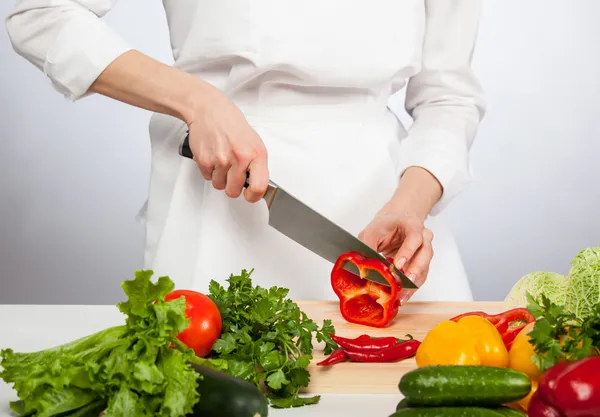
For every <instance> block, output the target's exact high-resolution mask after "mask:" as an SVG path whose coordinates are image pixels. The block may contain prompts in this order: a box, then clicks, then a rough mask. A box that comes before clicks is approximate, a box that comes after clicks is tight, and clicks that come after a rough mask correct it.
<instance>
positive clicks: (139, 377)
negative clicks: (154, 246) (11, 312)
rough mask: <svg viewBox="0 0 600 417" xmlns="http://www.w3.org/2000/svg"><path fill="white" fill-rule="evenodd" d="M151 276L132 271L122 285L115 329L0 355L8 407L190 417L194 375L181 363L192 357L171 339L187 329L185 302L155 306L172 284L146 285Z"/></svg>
mask: <svg viewBox="0 0 600 417" xmlns="http://www.w3.org/2000/svg"><path fill="white" fill-rule="evenodd" d="M151 276H152V271H137V272H136V274H135V279H133V280H130V281H125V282H124V283H123V285H122V287H123V289H124V291H125V294H127V296H128V300H127V301H125V302H122V303H119V304H118V308H119V310H120V311H121V312H122V313H124V314H125V315H126V316H127V319H126V323H125V324H124V325H122V326H116V327H111V328H108V329H105V330H102V331H100V332H97V333H95V334H91V335H89V336H86V337H83V338H80V339H77V340H74V341H72V342H69V343H66V344H64V345H61V346H57V347H54V348H51V349H47V350H42V351H39V352H32V353H21V352H14V351H13V350H12V349H4V350H2V351H0V366H1V367H2V368H3V370H2V371H1V372H0V378H2V379H3V380H4V381H5V382H6V383H13V384H14V389H15V390H16V391H17V394H18V396H19V399H20V400H19V401H14V402H12V403H11V404H10V407H11V409H12V410H13V411H14V412H15V413H17V414H18V415H20V416H27V417H29V416H31V417H53V416H57V417H58V416H60V417H86V416H93V415H96V416H97V415H98V413H99V412H101V411H103V410H106V417H121V416H122V417H125V416H127V417H129V416H135V417H146V416H147V417H151V416H152V417H154V416H164V417H183V416H185V415H188V414H190V413H191V412H192V410H193V407H194V405H195V404H196V403H197V402H198V401H199V394H198V392H197V391H196V389H197V387H198V383H199V381H200V380H201V379H202V377H201V376H200V375H199V374H197V373H196V372H195V371H194V370H193V368H192V367H191V366H190V365H189V364H188V362H189V361H192V360H194V359H195V355H194V353H193V351H191V350H190V349H187V348H186V347H185V346H182V344H181V343H179V341H178V340H177V339H176V338H175V335H176V334H178V333H179V332H180V331H182V330H184V329H185V328H186V327H187V325H188V320H187V319H186V317H185V306H186V304H185V299H184V298H179V299H177V300H173V301H169V302H165V301H163V299H164V296H165V295H166V294H167V293H169V292H170V291H172V290H173V288H174V284H173V282H172V281H171V280H170V279H169V278H168V277H161V278H160V279H159V280H158V282H157V283H153V282H151V280H150V278H151ZM172 344H173V345H175V346H177V349H172V348H171V347H170V346H171V345H172Z"/></svg>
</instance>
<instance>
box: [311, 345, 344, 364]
mask: <svg viewBox="0 0 600 417" xmlns="http://www.w3.org/2000/svg"><path fill="white" fill-rule="evenodd" d="M347 358H348V357H347V356H346V351H345V350H344V349H337V350H336V351H335V352H333V353H332V354H331V355H329V356H328V357H327V358H325V359H324V360H322V361H321V362H319V363H317V366H329V365H334V364H336V363H340V362H343V361H345V360H346V359H347Z"/></svg>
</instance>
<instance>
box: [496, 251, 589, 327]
mask: <svg viewBox="0 0 600 417" xmlns="http://www.w3.org/2000/svg"><path fill="white" fill-rule="evenodd" d="M527 294H530V295H531V296H532V297H533V298H534V299H536V300H538V301H539V299H540V298H539V297H540V295H541V294H544V295H546V296H547V297H548V298H549V299H550V301H552V302H553V303H555V304H558V305H559V306H562V307H563V308H564V309H565V311H566V312H569V313H574V314H575V316H577V318H579V319H586V318H587V317H589V315H590V314H591V313H592V308H593V306H594V305H597V304H598V303H600V246H597V247H590V248H585V249H583V250H581V251H580V252H579V253H578V254H577V255H576V256H575V257H574V258H573V260H572V261H571V270H570V271H569V275H568V276H564V275H561V274H558V273H555V272H542V271H535V272H531V273H529V274H527V275H525V276H523V277H522V278H521V279H520V280H519V281H517V282H516V284H515V285H514V286H513V287H512V289H511V290H510V292H509V293H508V295H507V296H506V298H505V299H504V303H505V304H506V306H507V307H508V308H515V307H527V305H528V301H527Z"/></svg>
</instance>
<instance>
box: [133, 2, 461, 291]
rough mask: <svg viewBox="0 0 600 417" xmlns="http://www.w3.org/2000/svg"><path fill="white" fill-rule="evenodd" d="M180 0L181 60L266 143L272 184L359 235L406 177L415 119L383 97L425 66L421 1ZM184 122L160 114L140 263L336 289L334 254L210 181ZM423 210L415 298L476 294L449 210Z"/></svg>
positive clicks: (195, 282) (175, 9)
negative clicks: (422, 275)
mask: <svg viewBox="0 0 600 417" xmlns="http://www.w3.org/2000/svg"><path fill="white" fill-rule="evenodd" d="M177 1H178V2H179V3H176V2H175V0H172V1H169V0H165V7H166V9H167V12H168V13H167V16H171V18H172V19H175V18H177V19H180V20H181V19H184V17H183V16H182V15H181V14H182V13H184V11H185V10H187V12H188V14H189V15H190V16H189V17H188V21H187V25H188V30H187V31H185V33H186V36H185V41H184V40H183V37H182V36H179V37H178V36H177V33H172V39H171V41H172V43H173V45H174V54H175V65H176V66H179V67H180V68H183V69H184V70H186V71H188V72H190V73H193V74H196V75H197V76H199V77H202V78H203V79H205V80H207V81H209V82H211V83H212V84H214V85H216V86H217V87H218V88H220V89H221V90H222V91H224V92H225V93H226V94H227V95H228V96H229V97H230V98H231V100H233V102H234V103H236V104H237V105H238V106H239V107H240V108H241V110H242V111H243V113H244V114H245V116H246V118H247V120H248V121H249V123H250V124H251V125H252V126H253V128H254V129H255V130H256V131H257V132H258V134H259V135H260V136H261V137H262V139H263V141H264V143H265V145H266V147H267V152H268V158H269V160H268V161H269V170H270V176H271V179H272V180H273V181H274V182H275V183H277V184H278V185H280V186H281V187H283V188H284V189H285V190H287V191H288V192H290V193H292V194H293V195H295V196H297V197H298V198H299V199H301V200H302V201H303V202H305V203H306V204H308V205H309V206H311V207H313V208H314V209H315V210H317V211H319V212H320V213H322V214H323V215H325V216H326V217H328V218H330V219H331V220H333V221H334V222H336V223H337V224H339V225H340V226H342V227H343V228H345V229H346V230H348V231H349V232H351V233H353V234H354V235H357V234H358V233H359V232H360V231H361V230H362V229H363V228H364V227H365V226H366V225H367V224H368V223H369V221H370V220H371V219H372V218H373V216H374V215H375V213H376V212H377V211H378V210H379V209H380V208H381V207H382V206H383V205H384V204H385V203H386V202H387V201H388V200H389V198H390V197H391V196H392V194H393V192H394V190H395V188H396V186H397V183H398V176H399V168H398V162H397V161H398V155H399V152H400V148H399V147H400V142H401V140H402V138H403V137H404V136H405V134H406V131H405V129H404V127H403V126H402V125H401V124H400V122H399V121H398V119H397V118H396V117H395V116H394V115H393V114H392V113H391V112H390V111H389V110H388V108H387V107H386V104H387V101H388V99H389V96H390V92H391V91H392V85H393V84H396V86H397V84H398V83H402V82H404V79H405V78H406V77H407V76H409V75H410V74H412V73H413V72H414V69H415V68H416V67H417V66H418V65H417V64H418V62H419V59H420V51H421V42H422V36H423V30H424V25H423V23H424V22H423V18H424V11H423V1H416V0H405V1H403V2H398V1H397V0H381V1H377V2H371V1H366V0H365V1H359V2H357V4H356V5H353V6H352V7H343V5H344V4H345V3H342V2H340V1H333V2H321V1H317V0H309V1H304V2H302V3H301V4H302V6H298V10H296V11H295V13H294V14H293V16H290V11H291V7H290V5H289V2H287V1H281V0H279V1H277V0H269V1H258V2H257V1H255V0H220V1H219V2H208V1H200V2H197V3H196V5H195V6H193V7H192V6H191V5H190V4H187V6H185V7H184V5H183V4H186V2H182V1H181V0H177ZM194 1H196V0H194ZM182 3H183V4H182ZM299 4H300V3H299ZM400 4H401V5H400ZM340 8H342V9H343V14H342V13H341V12H340V11H339V10H340ZM315 11H318V13H316V12H315ZM369 19H371V21H372V22H371V23H369V24H367V25H365V22H366V21H369ZM308 21H310V24H308V25H307V24H306V22H308ZM375 21H376V22H377V23H376V24H373V22H375ZM331 22H335V24H330V23H331ZM177 25H178V26H179V27H180V28H181V26H182V25H183V26H185V25H186V23H182V22H181V21H178V22H177ZM178 33H181V30H179V32H178ZM178 44H180V45H179V46H178ZM185 131H186V126H185V125H184V124H183V123H182V122H180V121H179V120H175V119H173V118H171V117H168V116H164V115H160V114H155V115H154V116H153V117H152V120H151V123H150V136H151V141H152V168H151V178H150V193H149V198H148V201H147V205H146V207H145V209H144V210H143V213H142V214H143V219H144V220H145V222H146V231H147V235H146V249H145V265H144V267H145V268H150V269H153V270H154V271H155V273H156V274H159V275H169V276H170V277H171V278H172V279H174V280H175V282H176V285H177V287H178V288H190V289H195V290H198V291H201V292H206V291H207V290H208V284H209V282H210V280H213V279H214V280H216V281H218V282H221V283H225V280H226V279H227V278H228V277H229V276H230V274H239V273H240V271H241V270H242V269H247V270H250V269H254V272H253V273H252V278H253V281H254V283H255V284H259V285H261V286H264V287H269V286H272V285H277V286H283V287H286V288H289V289H290V294H289V295H290V296H291V297H292V298H293V299H297V300H300V299H302V300H324V299H330V300H335V299H336V297H335V294H334V293H333V291H332V289H331V285H330V272H331V269H332V266H333V265H332V264H331V263H329V262H327V261H325V260H323V259H321V258H320V257H319V256H318V255H316V254H313V253H311V252H309V251H308V250H306V249H304V248H303V247H301V246H300V245H298V244H296V243H295V242H293V241H292V240H290V239H289V238H287V237H286V236H284V235H282V234H280V233H279V232H277V231H276V230H275V229H273V228H271V227H270V226H269V225H268V212H267V208H266V205H265V203H264V201H260V202H258V203H256V204H250V203H247V202H246V201H245V200H244V199H243V197H240V198H238V199H231V198H228V197H227V196H226V195H225V193H224V192H223V191H216V190H214V189H213V188H212V185H211V184H210V183H209V182H207V181H206V180H204V179H203V177H202V176H201V174H200V171H199V169H198V168H197V167H196V165H195V164H194V162H193V161H191V160H189V159H186V158H183V157H181V156H180V155H179V154H178V146H179V144H180V142H181V140H182V139H183V137H184V136H185ZM289 221H294V219H293V218H290V219H289ZM427 222H428V226H429V227H430V228H431V229H432V231H433V232H434V234H435V239H434V242H433V246H434V251H435V256H434V259H433V261H432V264H431V269H430V272H429V278H428V280H427V282H426V283H425V285H424V286H423V287H422V288H421V289H420V290H419V291H417V293H416V294H415V295H414V296H413V298H412V300H471V299H472V296H471V292H470V288H469V284H468V280H467V277H466V274H465V271H464V268H463V265H462V262H461V259H460V255H459V252H458V250H457V247H456V245H455V242H454V240H453V238H452V235H451V233H450V231H449V230H448V229H447V228H446V226H445V225H444V223H443V219H442V217H441V216H440V215H438V216H436V217H435V218H430V219H428V221H427Z"/></svg>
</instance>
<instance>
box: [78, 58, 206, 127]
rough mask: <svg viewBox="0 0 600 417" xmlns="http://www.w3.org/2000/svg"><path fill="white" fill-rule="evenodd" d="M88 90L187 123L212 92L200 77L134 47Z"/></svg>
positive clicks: (113, 63)
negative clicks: (162, 61) (157, 59)
mask: <svg viewBox="0 0 600 417" xmlns="http://www.w3.org/2000/svg"><path fill="white" fill-rule="evenodd" d="M90 90H91V91H93V92H95V93H98V94H102V95H104V96H107V97H110V98H113V99H115V100H119V101H121V102H124V103H127V104H130V105H133V106H136V107H140V108H143V109H146V110H149V111H153V112H158V113H163V114H168V115H170V116H173V117H176V118H178V119H181V120H183V121H185V122H188V123H189V122H190V121H191V120H192V118H193V117H194V116H193V114H194V112H195V110H196V109H197V108H198V107H199V106H200V103H201V102H202V100H203V99H206V97H207V96H208V95H210V94H212V93H214V92H215V88H214V87H213V86H211V85H209V84H208V83H206V82H203V81H202V80H200V79H199V78H197V77H194V76H193V75H191V74H188V73H186V72H184V71H181V70H179V69H177V68H173V67H170V66H168V65H166V64H163V63H161V62H159V61H156V60H155V59H153V58H150V57H148V56H146V55H144V54H142V53H140V52H138V51H135V50H132V51H128V52H126V53H124V54H122V55H121V56H119V57H118V58H117V59H115V60H114V61H113V62H112V63H111V64H110V65H109V66H108V67H107V68H106V69H105V70H104V71H103V72H102V73H101V74H100V76H99V77H98V78H97V79H96V81H95V82H94V83H93V84H92V85H91V87H90Z"/></svg>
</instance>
